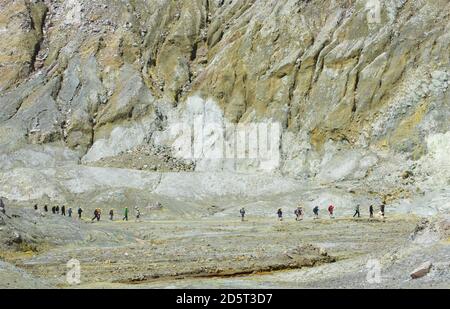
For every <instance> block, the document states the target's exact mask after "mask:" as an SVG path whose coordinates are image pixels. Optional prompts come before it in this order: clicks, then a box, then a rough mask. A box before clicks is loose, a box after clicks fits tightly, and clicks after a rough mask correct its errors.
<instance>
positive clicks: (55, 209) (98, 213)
mask: <svg viewBox="0 0 450 309" xmlns="http://www.w3.org/2000/svg"><path fill="white" fill-rule="evenodd" d="M33 208H34V210H38V209H39V207H38V205H37V204H35V205H34V207H33ZM4 209H5V205H4V204H3V201H2V200H1V199H0V211H2V212H3V213H5V210H4ZM134 210H135V214H136V219H139V218H140V217H141V211H140V209H139V207H134ZM44 211H45V212H48V205H44ZM51 212H52V213H53V214H55V215H59V214H61V216H66V206H65V205H63V206H61V208H60V207H59V206H53V207H52V208H51ZM83 212H84V210H83V209H82V208H81V207H79V208H78V210H77V214H78V219H81V217H82V214H83ZM72 214H73V210H72V208H71V207H69V208H68V209H67V215H68V217H72ZM128 214H129V211H128V207H125V208H124V216H123V218H122V221H128ZM101 215H102V210H101V209H100V208H96V209H95V210H94V217H93V218H92V219H91V221H95V220H97V221H100V219H101ZM109 220H111V221H113V220H114V209H111V210H110V211H109Z"/></svg>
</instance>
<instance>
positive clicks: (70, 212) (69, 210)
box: [67, 207, 72, 218]
mask: <svg viewBox="0 0 450 309" xmlns="http://www.w3.org/2000/svg"><path fill="white" fill-rule="evenodd" d="M67 214H68V215H69V218H72V207H69V209H68V210H67Z"/></svg>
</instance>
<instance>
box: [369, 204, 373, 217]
mask: <svg viewBox="0 0 450 309" xmlns="http://www.w3.org/2000/svg"><path fill="white" fill-rule="evenodd" d="M369 218H373V205H370V207H369Z"/></svg>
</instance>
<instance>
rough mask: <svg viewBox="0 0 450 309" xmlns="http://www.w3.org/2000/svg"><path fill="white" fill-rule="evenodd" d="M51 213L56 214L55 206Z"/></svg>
mask: <svg viewBox="0 0 450 309" xmlns="http://www.w3.org/2000/svg"><path fill="white" fill-rule="evenodd" d="M52 213H53V214H56V207H55V206H53V207H52Z"/></svg>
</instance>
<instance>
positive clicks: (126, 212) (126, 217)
mask: <svg viewBox="0 0 450 309" xmlns="http://www.w3.org/2000/svg"><path fill="white" fill-rule="evenodd" d="M123 220H126V221H128V207H125V213H124V216H123V219H122V221H123Z"/></svg>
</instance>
